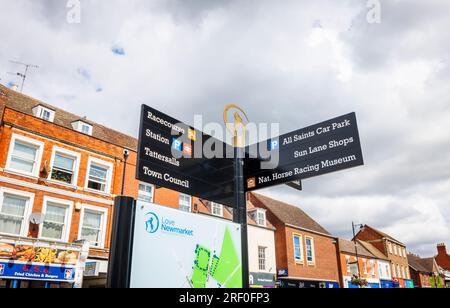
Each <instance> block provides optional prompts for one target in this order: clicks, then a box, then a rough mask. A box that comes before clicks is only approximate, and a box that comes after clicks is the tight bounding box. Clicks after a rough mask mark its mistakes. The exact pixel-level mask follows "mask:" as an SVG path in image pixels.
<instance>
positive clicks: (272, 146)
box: [270, 140, 280, 151]
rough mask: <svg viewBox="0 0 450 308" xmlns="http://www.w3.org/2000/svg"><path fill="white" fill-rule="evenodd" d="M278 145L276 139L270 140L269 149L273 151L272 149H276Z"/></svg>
mask: <svg viewBox="0 0 450 308" xmlns="http://www.w3.org/2000/svg"><path fill="white" fill-rule="evenodd" d="M279 147H280V145H279V143H278V140H272V141H271V142H270V150H271V151H273V150H278V149H279Z"/></svg>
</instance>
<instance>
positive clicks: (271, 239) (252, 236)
mask: <svg viewBox="0 0 450 308" xmlns="http://www.w3.org/2000/svg"><path fill="white" fill-rule="evenodd" d="M258 246H263V247H267V249H266V270H265V271H260V270H259V264H258ZM248 255H249V256H248V258H249V269H250V272H253V273H260V272H261V273H271V274H276V268H277V266H276V259H275V231H273V230H268V229H264V228H260V227H255V226H252V225H249V226H248Z"/></svg>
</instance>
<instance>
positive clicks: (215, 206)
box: [211, 202, 223, 217]
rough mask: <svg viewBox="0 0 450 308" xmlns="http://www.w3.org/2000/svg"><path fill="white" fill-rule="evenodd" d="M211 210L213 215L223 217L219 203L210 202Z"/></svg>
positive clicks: (221, 206)
mask: <svg viewBox="0 0 450 308" xmlns="http://www.w3.org/2000/svg"><path fill="white" fill-rule="evenodd" d="M211 212H212V214H213V215H214V216H219V217H223V205H222V204H219V203H215V202H212V203H211Z"/></svg>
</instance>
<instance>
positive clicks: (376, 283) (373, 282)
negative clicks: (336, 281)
mask: <svg viewBox="0 0 450 308" xmlns="http://www.w3.org/2000/svg"><path fill="white" fill-rule="evenodd" d="M366 281H367V285H366V286H364V287H360V286H356V285H354V284H353V283H352V277H350V276H344V288H348V289H360V288H365V289H379V288H381V283H380V280H379V279H366Z"/></svg>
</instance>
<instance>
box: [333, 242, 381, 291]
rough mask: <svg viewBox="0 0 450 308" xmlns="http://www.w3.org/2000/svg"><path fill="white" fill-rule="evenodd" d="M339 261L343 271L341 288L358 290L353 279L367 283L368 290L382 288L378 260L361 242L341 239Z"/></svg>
mask: <svg viewBox="0 0 450 308" xmlns="http://www.w3.org/2000/svg"><path fill="white" fill-rule="evenodd" d="M339 253H340V256H339V261H340V269H341V273H342V274H341V277H340V278H341V280H340V283H341V286H342V287H344V288H358V287H359V286H357V285H354V284H352V278H353V277H358V278H361V279H364V280H365V281H366V282H367V286H365V287H368V288H380V287H381V285H380V276H379V273H380V269H379V268H378V258H377V257H376V256H375V255H373V254H372V253H371V252H370V251H369V250H367V249H366V248H365V247H364V246H363V245H362V244H361V243H360V241H356V243H355V242H354V241H349V240H345V239H339Z"/></svg>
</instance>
